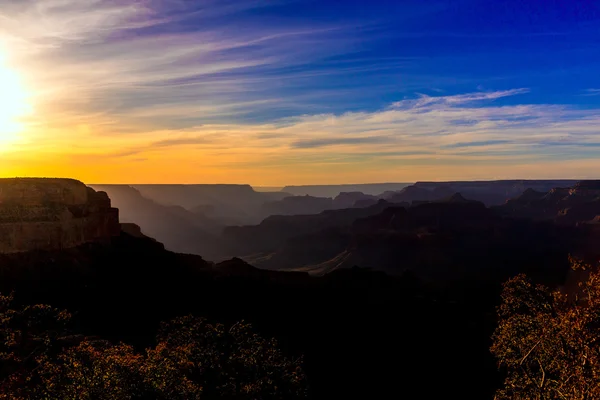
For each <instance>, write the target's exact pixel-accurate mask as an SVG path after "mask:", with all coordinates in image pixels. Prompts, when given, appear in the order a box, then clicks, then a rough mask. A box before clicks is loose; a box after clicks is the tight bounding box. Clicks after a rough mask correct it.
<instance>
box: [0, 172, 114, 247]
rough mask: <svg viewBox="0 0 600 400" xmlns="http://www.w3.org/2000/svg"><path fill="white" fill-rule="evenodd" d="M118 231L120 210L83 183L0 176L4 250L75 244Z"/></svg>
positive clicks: (102, 239) (1, 243) (104, 239)
mask: <svg viewBox="0 0 600 400" xmlns="http://www.w3.org/2000/svg"><path fill="white" fill-rule="evenodd" d="M119 233H120V226H119V210H117V209H116V208H113V207H111V203H110V199H109V198H108V195H107V194H106V193H104V192H96V191H95V190H93V189H91V188H89V187H87V186H86V185H85V184H83V183H82V182H79V181H77V180H73V179H59V178H11V179H0V253H19V252H25V251H32V250H59V249H65V248H72V247H76V246H79V245H81V244H84V243H94V242H107V241H110V238H111V237H112V236H116V235H119Z"/></svg>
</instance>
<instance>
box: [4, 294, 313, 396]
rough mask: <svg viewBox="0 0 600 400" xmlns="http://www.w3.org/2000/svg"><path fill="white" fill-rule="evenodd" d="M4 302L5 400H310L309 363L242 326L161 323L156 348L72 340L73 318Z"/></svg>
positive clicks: (181, 321)
mask: <svg viewBox="0 0 600 400" xmlns="http://www.w3.org/2000/svg"><path fill="white" fill-rule="evenodd" d="M12 302H13V298H12V296H0V399H17V400H20V399H23V400H25V399H78V400H79V399H81V400H92V399H93V400H121V399H140V400H142V399H143V400H146V399H148V400H150V399H156V400H167V399H168V400H171V399H175V400H177V399H181V400H188V399H190V400H193V399H236V400H237V399H240V400H244V399H248V400H249V399H265V400H269V399H273V400H276V399H284V398H285V399H293V398H303V397H306V395H307V385H306V378H305V376H304V373H303V371H302V369H301V367H300V364H301V360H300V359H299V360H290V359H288V358H286V357H285V356H284V355H283V354H282V353H281V351H280V350H279V348H278V347H277V343H276V342H275V341H274V340H267V339H264V338H262V337H261V336H259V335H258V334H256V333H255V332H254V331H253V330H252V328H251V326H250V325H248V324H246V323H244V322H239V323H237V324H234V325H233V326H230V327H226V326H225V325H222V324H210V323H208V322H207V321H206V320H205V319H203V318H197V317H194V316H186V317H181V318H177V319H175V320H173V321H171V322H168V323H163V324H161V328H160V331H159V333H158V335H157V344H156V346H155V347H153V348H150V349H147V350H146V352H145V353H138V352H136V351H135V350H134V348H133V347H132V346H129V345H126V344H122V343H121V344H116V345H115V344H112V343H110V342H108V341H104V340H94V339H90V338H85V337H83V336H77V335H69V334H68V330H67V324H68V322H69V320H70V318H71V315H70V314H69V313H68V312H66V311H61V310H58V309H55V308H52V307H50V306H46V305H36V306H27V307H22V308H16V307H13V306H12Z"/></svg>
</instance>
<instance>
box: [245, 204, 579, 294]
mask: <svg viewBox="0 0 600 400" xmlns="http://www.w3.org/2000/svg"><path fill="white" fill-rule="evenodd" d="M586 237H587V233H584V232H582V231H575V230H573V229H567V228H561V227H559V226H556V225H554V224H551V223H538V222H530V221H519V220H512V219H507V218H503V217H502V216H500V215H498V214H497V213H496V212H495V211H494V210H491V209H489V208H486V207H485V205H484V204H483V203H480V202H474V201H467V200H465V199H464V198H463V197H462V196H460V195H453V196H452V197H451V198H449V199H447V200H446V201H439V202H428V203H424V204H420V205H416V206H412V207H410V208H408V209H407V208H404V207H387V208H385V209H383V210H382V211H381V212H380V213H377V214H373V215H370V216H367V217H364V218H357V219H356V220H355V222H354V223H353V224H352V225H351V227H347V226H345V227H337V228H336V227H330V228H329V229H323V230H321V231H318V232H314V233H312V234H305V235H301V234H300V232H298V235H297V236H293V237H290V238H289V239H288V240H287V241H286V242H285V244H283V245H282V246H280V247H279V248H277V250H275V251H272V252H271V253H270V254H268V256H267V255H264V256H262V257H260V256H254V257H251V258H248V260H249V261H252V262H253V263H254V265H256V266H258V267H261V268H273V269H281V268H285V269H293V270H297V271H306V272H310V273H313V274H323V273H328V272H331V271H334V270H337V269H340V268H349V267H352V266H354V265H359V266H364V267H371V268H373V269H375V270H381V271H386V272H388V273H390V274H402V273H404V272H405V271H412V272H413V273H414V274H416V276H418V277H420V278H421V279H424V280H426V281H428V282H431V283H436V284H443V285H446V284H448V283H449V282H453V281H457V280H458V281H465V280H467V281H477V280H480V281H482V282H483V281H486V280H490V279H491V280H493V279H499V277H501V276H502V277H509V276H510V274H511V273H514V272H515V271H523V270H525V269H527V270H528V271H529V272H532V271H535V270H537V271H541V270H542V269H544V268H548V270H555V271H560V270H566V268H567V267H566V254H568V253H569V251H580V250H583V249H584V248H585V247H586V246H588V244H587V243H586V239H585V238H586Z"/></svg>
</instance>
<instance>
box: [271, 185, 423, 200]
mask: <svg viewBox="0 0 600 400" xmlns="http://www.w3.org/2000/svg"><path fill="white" fill-rule="evenodd" d="M412 184H413V183H402V182H396V183H394V182H391V183H390V182H388V183H355V184H345V185H290V186H286V187H284V188H283V189H281V190H282V191H283V192H287V193H291V194H293V195H294V196H305V195H309V196H315V197H336V196H337V195H339V194H340V193H342V192H362V193H364V194H370V195H379V194H381V193H383V192H386V191H392V192H393V191H397V190H401V189H403V188H405V187H406V186H410V185H412Z"/></svg>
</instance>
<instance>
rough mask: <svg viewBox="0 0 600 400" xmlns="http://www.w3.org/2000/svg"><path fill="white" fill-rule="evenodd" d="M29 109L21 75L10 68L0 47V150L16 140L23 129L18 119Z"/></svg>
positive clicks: (29, 111)
mask: <svg viewBox="0 0 600 400" xmlns="http://www.w3.org/2000/svg"><path fill="white" fill-rule="evenodd" d="M31 110H32V107H31V105H30V104H29V102H28V93H27V90H26V89H25V88H24V86H23V85H22V83H21V77H20V76H19V74H18V73H17V71H15V70H14V69H12V68H10V66H9V65H8V63H7V60H6V56H5V55H4V54H3V52H2V50H1V49H0V146H1V147H0V151H2V150H4V148H5V147H6V146H8V145H10V144H12V143H14V142H16V141H17V140H18V138H19V133H20V132H21V131H22V130H23V125H22V124H21V122H20V119H21V118H23V117H25V116H27V115H29V114H30V113H31Z"/></svg>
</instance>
